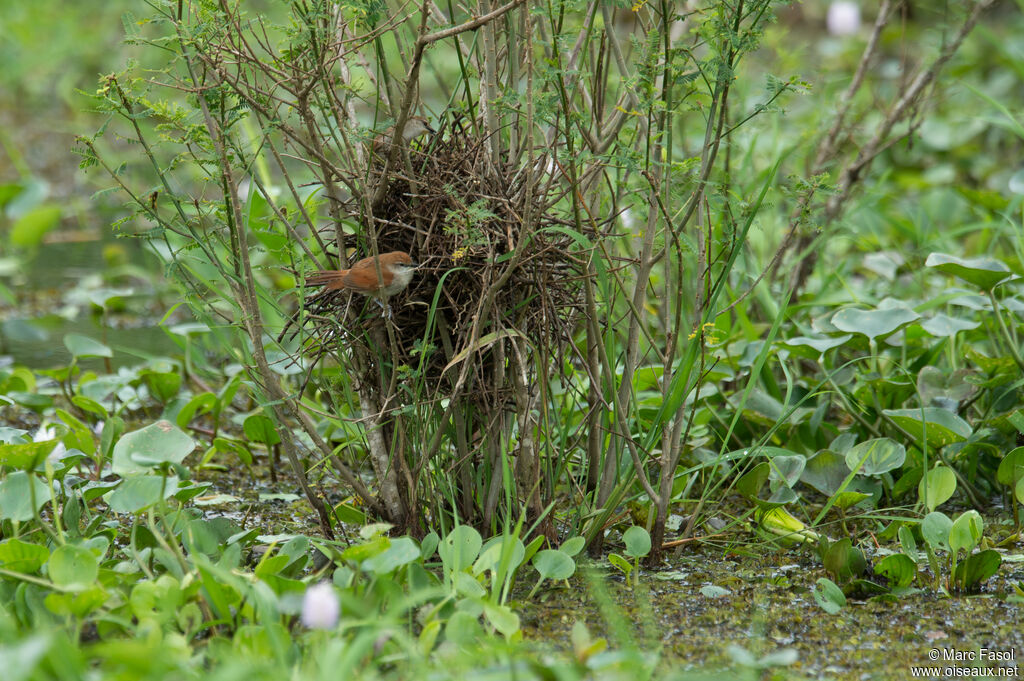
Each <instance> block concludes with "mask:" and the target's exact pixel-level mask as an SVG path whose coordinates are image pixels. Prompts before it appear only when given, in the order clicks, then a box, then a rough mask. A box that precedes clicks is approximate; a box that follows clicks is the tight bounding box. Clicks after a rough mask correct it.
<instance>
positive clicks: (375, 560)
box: [362, 537, 420, 575]
mask: <svg viewBox="0 0 1024 681" xmlns="http://www.w3.org/2000/svg"><path fill="white" fill-rule="evenodd" d="M419 557H420V547H419V546H417V545H416V542H415V541H413V540H412V539H410V538H409V537H398V538H397V539H392V540H391V546H389V547H388V548H387V550H385V551H384V552H383V553H378V554H377V555H376V556H373V557H372V558H370V559H368V560H366V561H364V562H363V565H362V568H363V569H364V570H366V571H368V572H372V573H374V574H377V575H386V574H390V573H392V572H394V571H395V570H397V569H398V568H400V567H402V566H403V565H406V564H407V563H411V562H413V561H415V560H418V559H419Z"/></svg>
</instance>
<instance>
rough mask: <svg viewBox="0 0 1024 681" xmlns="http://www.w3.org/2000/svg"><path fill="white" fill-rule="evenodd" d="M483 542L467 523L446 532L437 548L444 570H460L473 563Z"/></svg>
mask: <svg viewBox="0 0 1024 681" xmlns="http://www.w3.org/2000/svg"><path fill="white" fill-rule="evenodd" d="M483 543H484V542H483V539H482V538H481V537H480V533H479V532H477V531H476V530H475V529H473V528H472V527H470V526H469V525H459V526H458V527H456V528H455V529H454V530H452V531H451V532H449V533H448V536H446V537H445V538H444V539H443V540H442V541H441V543H440V544H439V545H438V547H437V549H438V553H440V554H441V562H442V563H444V566H445V569H446V570H448V571H451V572H461V571H462V570H465V569H466V568H468V567H469V566H471V565H472V564H473V561H475V560H476V557H477V555H479V553H480V547H482V546H483Z"/></svg>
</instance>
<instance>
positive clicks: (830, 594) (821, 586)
mask: <svg viewBox="0 0 1024 681" xmlns="http://www.w3.org/2000/svg"><path fill="white" fill-rule="evenodd" d="M814 602H815V603H817V604H818V606H819V607H820V608H821V609H822V610H824V611H825V612H827V613H828V614H830V615H834V614H836V613H837V612H839V611H840V610H842V609H843V608H845V607H846V596H845V595H844V594H843V590H842V589H840V588H839V587H838V586H836V583H835V582H833V581H832V580H831V579H828V578H827V577H820V578H818V581H817V586H816V587H814Z"/></svg>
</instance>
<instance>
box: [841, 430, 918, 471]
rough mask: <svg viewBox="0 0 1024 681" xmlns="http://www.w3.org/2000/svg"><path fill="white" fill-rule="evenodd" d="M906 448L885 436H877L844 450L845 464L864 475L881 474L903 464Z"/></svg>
mask: <svg viewBox="0 0 1024 681" xmlns="http://www.w3.org/2000/svg"><path fill="white" fill-rule="evenodd" d="M906 458H907V450H906V448H905V447H904V446H903V445H901V444H900V443H898V442H896V441H895V440H891V439H889V438H887V437H877V438H874V439H873V440H868V441H867V442H861V443H859V444H857V445H854V446H853V447H851V448H850V450H849V451H848V452H846V466H847V467H848V468H849V469H850V470H851V471H858V472H860V473H863V474H864V475H881V474H882V473H887V472H889V471H891V470H894V469H896V468H899V467H900V466H902V465H903V461H904V460H905V459H906Z"/></svg>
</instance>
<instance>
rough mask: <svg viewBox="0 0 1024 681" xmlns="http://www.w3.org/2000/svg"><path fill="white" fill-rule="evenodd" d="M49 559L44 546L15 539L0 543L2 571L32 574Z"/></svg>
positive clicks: (48, 552)
mask: <svg viewBox="0 0 1024 681" xmlns="http://www.w3.org/2000/svg"><path fill="white" fill-rule="evenodd" d="M49 557H50V551H49V550H48V549H47V548H46V547H45V546H40V545H39V544H30V543H28V542H23V541H21V540H20V539H18V538H17V537H12V538H11V539H8V540H7V541H4V542H0V567H2V568H3V569H4V570H11V571H13V572H21V573H23V574H32V573H33V572H36V571H38V570H39V568H41V567H43V563H45V562H46V561H47V559H49Z"/></svg>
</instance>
